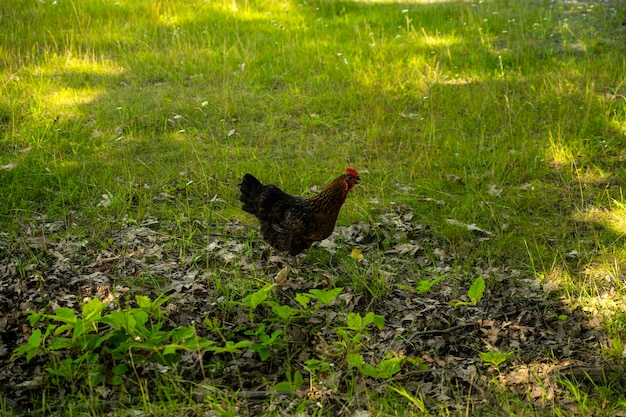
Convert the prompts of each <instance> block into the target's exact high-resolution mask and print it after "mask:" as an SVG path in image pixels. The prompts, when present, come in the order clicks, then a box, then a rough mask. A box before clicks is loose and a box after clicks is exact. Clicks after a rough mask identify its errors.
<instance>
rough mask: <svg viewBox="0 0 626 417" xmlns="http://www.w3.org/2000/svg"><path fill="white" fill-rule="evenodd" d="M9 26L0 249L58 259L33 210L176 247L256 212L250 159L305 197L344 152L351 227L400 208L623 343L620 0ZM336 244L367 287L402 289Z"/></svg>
mask: <svg viewBox="0 0 626 417" xmlns="http://www.w3.org/2000/svg"><path fill="white" fill-rule="evenodd" d="M0 19H1V20H2V25H3V30H2V31H0V73H1V78H0V82H1V88H2V93H1V95H0V166H8V165H9V164H12V163H15V164H17V165H16V166H15V167H14V168H12V169H5V170H0V195H1V196H2V198H1V199H0V213H2V214H3V215H2V216H1V217H0V230H2V231H4V233H6V234H7V236H8V242H9V244H8V246H7V247H6V248H0V256H2V257H10V256H14V257H18V258H20V259H21V262H23V263H24V264H25V265H27V264H29V263H32V261H33V259H37V258H38V257H40V256H43V254H41V253H37V252H36V251H33V250H32V249H30V248H28V245H26V244H25V243H24V241H25V238H24V227H25V225H27V224H29V223H41V222H53V221H55V220H59V219H62V220H65V226H64V229H63V230H60V231H58V234H59V236H62V235H64V234H67V235H72V236H80V237H83V238H85V239H86V240H88V241H89V242H90V244H91V245H95V246H106V245H107V240H108V239H109V238H110V234H111V231H112V230H114V229H116V228H117V227H120V225H123V224H128V223H129V222H130V223H132V222H135V223H143V222H145V221H147V220H158V221H159V222H160V223H161V224H162V225H163V226H164V230H167V234H169V235H170V236H171V237H172V240H170V241H168V243H167V244H168V245H170V246H171V247H174V248H175V249H177V250H179V251H180V253H181V260H182V259H183V258H184V255H185V254H186V253H187V252H189V251H192V252H193V251H194V250H195V249H197V248H198V247H202V245H204V244H205V243H206V242H207V239H206V238H205V236H206V235H210V234H211V233H212V231H214V230H217V231H219V230H220V228H219V224H222V223H228V222H231V221H241V222H245V223H252V222H253V220H252V219H251V218H250V217H249V216H248V215H246V214H245V213H243V212H242V211H241V209H240V204H239V202H238V191H237V183H238V182H239V180H240V178H241V177H242V175H243V174H244V173H246V172H250V173H252V174H254V175H256V176H258V177H259V178H260V179H261V180H262V181H266V182H269V181H271V182H273V183H275V184H277V185H279V186H281V187H282V188H283V189H284V190H286V191H288V192H291V193H294V194H303V193H306V192H307V190H308V188H309V187H310V186H312V185H318V186H320V187H321V186H322V185H323V184H324V183H326V182H328V181H329V180H331V179H332V178H334V177H335V176H336V175H338V174H339V173H341V172H343V170H344V169H345V167H346V166H353V167H354V168H356V169H358V170H359V171H360V172H361V173H362V180H363V181H362V182H361V184H360V185H359V187H358V189H357V190H356V191H355V192H353V193H351V195H350V197H349V199H348V201H347V203H346V205H345V206H344V208H343V210H342V213H341V214H340V218H339V223H340V224H342V225H348V224H351V223H352V222H354V221H363V222H366V223H374V222H376V221H377V215H378V213H379V212H381V211H383V212H384V211H386V210H388V209H390V208H391V206H392V205H401V204H406V205H407V206H408V207H409V210H410V211H411V212H412V213H413V214H414V216H415V219H416V221H418V222H419V223H421V224H423V225H426V226H428V227H430V228H432V234H433V235H434V236H436V239H437V240H436V242H433V246H432V247H428V248H425V249H426V251H427V252H428V253H429V254H430V256H431V257H432V258H433V259H434V258H436V256H435V255H433V251H434V250H435V249H438V248H439V249H443V250H445V252H446V253H447V254H449V255H450V257H449V258H448V260H447V262H448V263H449V264H450V265H452V266H453V267H454V268H456V269H457V270H461V271H473V270H474V268H476V267H480V268H484V267H487V266H490V265H507V266H510V267H511V268H513V269H517V270H521V271H523V274H525V275H532V276H536V277H539V278H540V279H541V280H542V282H544V283H550V285H552V286H554V287H555V288H558V289H559V290H560V291H561V294H562V296H563V297H565V298H566V299H568V300H570V303H571V305H572V307H577V306H578V307H584V308H586V309H588V310H589V311H592V312H593V313H594V314H597V315H598V316H600V317H603V318H604V319H606V320H607V321H606V326H607V328H608V329H610V333H611V335H621V336H622V337H623V335H624V327H625V326H626V325H625V324H624V314H623V311H624V310H623V309H624V302H623V299H624V295H625V294H626V293H625V291H624V268H625V267H626V263H625V262H624V259H625V258H624V255H625V253H626V248H625V247H624V238H623V237H624V234H625V233H626V224H625V223H624V220H623V219H624V214H625V213H624V212H625V207H626V200H625V198H624V195H623V184H624V183H625V182H626V169H625V165H624V160H625V158H626V153H625V150H624V149H626V148H625V143H626V85H625V84H624V83H625V81H624V74H625V73H626V60H625V59H624V56H626V42H625V40H626V35H625V33H624V26H623V22H624V20H625V19H626V9H625V8H624V5H623V4H622V3H621V2H617V1H615V2H610V1H609V2H602V3H599V2H577V3H570V2H565V1H561V0H557V1H550V2H549V1H539V0H537V1H522V0H508V1H505V0H494V1H485V2H483V1H480V2H479V1H473V2H456V1H453V2H441V3H438V2H431V3H428V4H420V3H419V2H407V3H393V2H387V1H383V2H372V1H364V2H359V1H338V0H310V1H295V0H294V1H269V0H268V1H261V0H259V1H256V0H255V1H226V0H223V1H222V0H219V1H211V2H196V1H159V0H150V1H141V2H136V1H131V0H120V1H117V2H116V1H112V0H88V1H61V0H59V1H57V2H52V1H49V0H46V1H38V2H31V1H25V0H20V1H17V2H3V3H1V4H0ZM451 176H456V177H458V180H454V179H453V178H454V177H451ZM103 195H106V196H107V197H103ZM215 196H217V197H218V199H217V200H216V199H214V197H215ZM427 199H433V200H439V201H441V202H443V203H445V204H436V203H434V202H432V201H428V200H427ZM42 216H44V217H43V218H42ZM43 219H45V220H43ZM448 219H454V220H458V221H460V222H462V223H467V224H476V226H477V227H479V228H481V229H483V230H486V231H488V232H490V233H491V234H490V235H489V238H488V239H484V240H483V239H479V238H478V237H477V236H476V235H475V234H474V233H473V232H471V231H468V230H465V229H463V228H461V227H459V226H457V225H454V224H451V223H450V222H448ZM254 239H255V237H250V238H249V239H248V240H249V241H252V240H254ZM315 251H316V249H313V250H312V253H310V254H308V255H307V260H308V261H309V262H314V263H320V264H325V263H326V262H327V260H326V259H325V256H326V252H324V251H320V253H319V254H318V253H317V252H315ZM340 254H341V256H343V257H344V261H341V262H340V260H338V259H336V260H335V261H334V262H340V265H343V267H345V268H346V269H347V270H348V272H349V275H350V277H351V280H352V281H353V285H354V286H355V287H359V291H361V292H363V293H367V294H368V296H369V297H372V298H374V299H376V298H377V297H384V296H385V294H387V292H388V290H389V288H388V285H389V282H387V280H386V279H385V278H384V277H383V276H382V275H380V276H376V275H375V276H374V277H372V276H370V275H369V272H370V271H361V270H359V269H358V268H355V269H351V268H352V267H351V266H350V265H351V264H350V262H346V257H347V255H348V253H344V252H341V253H340ZM381 256H382V254H381ZM347 260H348V261H349V260H350V259H347ZM342 262H343V263H342ZM372 262H373V264H374V265H376V262H375V260H372ZM198 263H199V265H201V266H202V267H211V266H213V265H212V264H211V262H209V261H206V262H203V260H202V259H200V260H199V261H198ZM219 268H220V267H219V266H216V269H218V270H219ZM231 269H232V268H231ZM228 274H231V275H232V277H236V278H240V279H241V280H242V281H244V283H242V284H241V285H240V286H238V285H234V284H233V289H232V291H234V293H235V294H240V293H245V291H246V288H247V289H248V290H249V289H250V287H251V284H250V282H249V280H248V279H249V277H248V276H247V275H246V273H242V272H241V271H229V272H224V271H218V272H216V274H215V281H216V284H215V285H217V286H219V285H220V282H224V281H228V280H229V277H231V275H228ZM253 274H256V275H254V278H258V277H260V276H263V274H264V272H263V271H256V272H253ZM161 278H162V277H158V279H152V278H151V277H146V276H144V277H142V280H141V285H146V286H153V287H155V288H158V287H159V286H160V285H163V284H164V283H163V282H161V281H159V280H160V279H161ZM311 278H312V279H316V277H315V276H313V277H311ZM368 280H369V281H368ZM450 285H451V286H452V287H453V288H456V287H455V286H458V285H459V284H458V283H450ZM222 290H223V291H224V293H225V294H226V295H225V296H226V297H227V298H236V296H234V295H233V294H231V289H230V287H228V286H226V287H225V288H224V289H222ZM607 297H608V300H607ZM570 389H572V390H574V387H573V386H572V387H570ZM621 398H622V402H623V401H624V400H623V395H622V396H621ZM381 401H382V403H383V404H385V407H384V409H385V411H384V413H385V415H386V414H389V415H392V414H393V413H394V411H393V401H391V402H390V403H387V402H385V401H384V400H381ZM585 401H590V399H588V398H587V399H586V400H585ZM579 403H581V404H582V401H579ZM584 405H585V407H589V405H588V404H587V403H585V404H584ZM386 407H389V409H387V408H386ZM585 409H587V410H588V408H585ZM562 412H564V413H566V414H567V410H565V411H562Z"/></svg>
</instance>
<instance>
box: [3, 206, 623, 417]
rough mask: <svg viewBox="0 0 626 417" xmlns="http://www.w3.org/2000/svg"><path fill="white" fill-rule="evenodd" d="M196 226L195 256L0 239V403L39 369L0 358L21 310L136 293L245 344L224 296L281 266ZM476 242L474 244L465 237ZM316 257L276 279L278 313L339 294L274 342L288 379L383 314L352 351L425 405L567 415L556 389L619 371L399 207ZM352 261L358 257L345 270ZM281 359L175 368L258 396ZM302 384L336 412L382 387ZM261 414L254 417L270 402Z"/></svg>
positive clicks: (128, 240)
mask: <svg viewBox="0 0 626 417" xmlns="http://www.w3.org/2000/svg"><path fill="white" fill-rule="evenodd" d="M202 228H203V230H204V231H205V233H204V235H203V236H202V237H201V238H200V244H197V245H194V246H193V247H190V248H188V249H187V250H184V251H181V249H180V245H179V244H177V241H176V236H174V235H173V234H172V233H170V232H169V231H168V230H167V228H166V227H163V226H161V225H160V224H159V223H158V222H156V221H148V222H146V223H145V224H142V225H124V226H121V227H120V228H119V229H118V230H117V231H116V232H115V233H113V234H112V235H111V236H110V238H109V240H108V242H107V244H106V245H103V244H102V243H99V244H95V243H93V242H88V241H84V240H79V239H75V238H73V237H72V236H71V235H68V234H66V233H64V232H63V230H64V229H65V224H64V222H62V221H55V222H48V221H46V219H45V218H41V219H40V221H39V222H38V223H37V224H28V225H24V232H23V235H22V237H21V240H20V241H19V242H14V241H9V238H8V237H7V236H6V235H0V254H1V256H2V257H1V258H0V276H1V277H2V279H1V281H0V361H1V362H0V363H1V367H0V387H2V388H0V390H1V395H2V396H3V397H5V398H6V399H7V400H8V403H9V404H20V403H24V401H27V400H28V399H29V398H31V397H33V396H35V397H36V395H37V392H39V391H40V390H41V388H42V384H43V383H44V382H43V378H42V372H43V371H42V369H43V368H44V367H45V363H43V362H41V361H40V360H37V359H34V360H33V361H31V362H30V363H28V364H27V363H26V362H25V361H24V359H23V358H19V359H17V360H15V361H10V360H9V357H10V355H11V352H12V351H13V349H15V348H16V347H17V346H19V345H21V344H23V343H25V341H26V340H27V338H28V336H29V334H30V332H31V329H30V326H29V325H28V322H27V320H26V317H27V314H26V312H27V311H28V310H38V309H43V310H45V311H50V310H51V309H52V310H54V309H56V308H58V307H71V308H75V309H76V310H77V311H79V310H80V306H81V305H82V302H83V301H84V300H86V299H89V298H91V297H99V298H101V299H103V300H107V301H116V302H119V303H120V304H121V305H127V303H129V302H130V303H132V301H130V300H132V298H133V296H134V295H135V294H142V295H150V296H152V297H153V298H154V297H156V296H158V295H161V294H167V295H169V296H170V297H171V298H170V300H169V301H168V305H167V310H168V311H169V314H170V317H169V318H170V319H171V320H172V325H177V326H183V325H188V324H190V323H195V324H196V325H197V328H198V330H199V332H204V333H206V334H202V336H204V337H207V338H210V337H212V336H211V334H210V333H209V332H208V331H206V330H204V331H203V329H202V326H201V325H198V323H202V322H203V319H204V318H205V317H212V318H217V319H218V321H219V322H220V323H222V325H223V326H224V330H223V332H224V333H225V334H229V332H231V334H233V335H239V336H241V338H242V339H243V338H249V337H250V336H244V335H243V332H242V331H241V328H242V327H244V328H245V327H249V326H251V323H250V322H249V314H248V313H249V311H248V310H247V309H245V308H243V307H241V306H237V305H235V304H233V303H229V301H231V300H229V297H232V294H233V293H236V292H237V288H238V286H237V282H238V280H242V279H252V280H258V281H269V280H271V279H272V277H273V276H275V275H276V273H277V272H278V271H280V270H281V268H282V266H283V262H284V261H283V260H282V258H280V257H271V258H270V259H269V260H267V261H263V260H261V259H260V254H261V249H262V248H263V245H262V244H261V242H260V241H259V240H258V239H257V240H255V242H252V244H251V242H250V237H249V236H250V234H251V231H253V232H252V233H254V231H255V230H256V228H255V227H254V226H249V225H242V224H238V223H232V224H221V225H206V224H204V225H202ZM483 238H484V234H482V233H478V234H477V236H476V239H483ZM319 246H320V247H321V248H323V250H326V251H328V252H330V253H331V254H332V256H331V260H330V264H320V263H317V262H315V261H311V259H310V258H309V259H307V260H304V261H303V260H300V263H299V265H298V266H297V269H296V270H295V271H292V272H291V273H290V274H289V275H288V276H286V275H285V274H284V273H283V276H282V279H285V278H286V280H285V281H284V282H282V285H281V286H280V288H279V290H278V292H277V293H276V294H275V297H276V299H277V301H279V302H281V303H283V304H289V305H291V306H292V307H297V304H296V303H295V301H294V299H295V294H296V293H298V292H305V291H307V290H309V289H311V288H330V287H332V286H334V285H339V286H343V287H344V291H343V292H342V294H341V296H340V298H339V300H337V301H336V302H335V303H334V304H332V305H330V306H327V307H322V308H320V309H318V310H317V311H314V312H313V313H312V316H311V317H310V318H308V319H306V320H304V321H298V322H294V323H292V324H291V325H290V327H289V329H288V331H287V332H285V335H286V336H288V338H287V342H288V344H289V349H290V351H291V352H297V354H296V355H295V359H294V360H293V361H292V366H293V367H294V368H295V369H298V370H300V372H302V373H303V374H304V375H307V374H306V372H305V371H304V370H303V363H304V362H305V361H306V360H308V359H314V358H317V359H322V360H324V361H327V362H330V363H333V362H337V361H339V360H340V358H339V357H338V356H337V355H338V353H337V350H336V344H335V343H334V342H336V341H337V335H336V333H335V331H334V328H335V326H341V325H343V324H344V323H345V317H346V315H347V314H348V313H349V312H352V311H355V312H360V313H365V312H366V311H374V312H375V313H376V314H380V315H383V316H384V317H385V327H384V328H383V330H382V331H375V332H373V334H372V336H371V338H370V339H369V340H368V341H367V345H366V348H367V349H366V351H364V352H363V354H364V356H365V359H366V361H368V362H370V363H377V362H378V361H380V360H381V359H382V358H383V357H384V356H385V355H386V354H388V353H392V352H393V353H394V354H398V355H405V356H410V357H414V358H418V359H419V360H421V361H422V362H423V364H425V365H426V366H427V370H424V369H418V368H416V367H411V366H406V367H405V368H403V369H402V371H400V372H399V373H397V374H396V375H395V376H394V377H393V382H394V383H397V384H400V385H402V386H404V387H405V388H406V390H407V391H408V392H409V393H411V394H412V395H422V396H423V398H424V399H425V401H426V405H427V407H432V408H439V407H441V406H442V405H443V406H444V407H447V408H448V409H450V410H455V409H465V408H466V407H467V406H468V401H469V402H470V405H471V406H472V407H478V408H480V407H482V406H487V405H490V406H491V407H496V408H498V407H501V406H499V405H497V404H495V401H494V398H493V395H491V394H490V393H489V392H490V390H491V389H493V388H494V386H497V387H498V389H506V390H509V391H511V392H513V393H516V394H517V395H519V398H520V399H521V400H522V401H525V402H527V403H528V405H529V406H531V405H532V406H535V407H547V406H550V405H552V404H560V405H561V406H565V407H575V405H572V404H571V403H570V402H569V399H568V398H569V397H568V395H567V392H565V391H564V388H563V386H562V385H560V384H558V383H557V380H556V377H557V376H559V375H561V376H562V375H571V376H576V377H578V378H579V379H585V378H586V377H588V378H590V379H592V380H593V381H594V382H595V383H602V382H603V378H610V377H612V376H614V375H615V373H616V372H618V371H619V370H618V369H614V368H613V365H611V364H608V363H606V362H605V360H604V359H603V357H602V356H601V353H600V352H601V345H602V343H605V341H604V335H603V333H602V331H601V329H598V328H597V326H592V325H590V324H589V320H590V319H592V318H590V317H585V316H584V315H583V314H582V313H581V312H578V311H569V309H568V307H567V305H565V304H563V303H562V302H561V301H560V300H559V299H557V298H556V297H555V296H554V293H553V294H547V293H546V292H544V290H543V289H542V287H541V282H539V281H537V280H535V279H534V278H532V277H528V276H524V274H522V273H521V272H520V271H516V270H513V269H511V268H509V267H507V266H506V265H488V266H485V265H475V266H474V269H473V270H472V271H462V270H459V268H458V267H457V265H459V262H457V260H456V259H455V256H454V254H450V253H448V252H447V251H446V249H445V248H444V246H443V245H439V243H438V241H437V239H436V238H435V237H434V236H433V233H432V232H431V230H430V229H429V228H428V227H425V226H423V225H420V224H419V223H417V222H416V221H415V219H414V218H413V215H412V213H411V212H410V211H409V210H407V208H406V207H399V208H397V210H395V211H391V212H387V213H383V214H382V215H381V216H380V221H379V222H378V223H376V224H365V223H355V224H353V225H351V226H347V227H337V229H336V231H335V233H334V234H333V235H332V236H331V237H330V238H329V239H327V240H326V241H324V242H321V243H320V244H319ZM353 249H358V251H356V252H353V255H354V254H355V253H356V254H357V255H355V256H353V257H352V258H351V257H350V253H351V251H352V250H353ZM314 250H315V249H314ZM316 250H318V251H319V250H320V249H316ZM355 273H356V274H359V275H361V276H363V277H365V278H366V279H369V278H372V277H375V278H376V279H378V280H379V281H382V282H383V283H384V284H385V289H384V290H383V291H381V293H380V294H379V295H378V296H377V297H372V296H371V294H369V293H367V292H363V291H356V290H355V289H353V286H352V285H351V282H352V281H351V278H350V277H351V276H352V275H354V274H355ZM441 275H446V277H445V278H444V279H443V280H442V281H441V282H439V283H437V284H435V285H434V286H433V288H432V289H431V290H430V291H428V292H426V293H420V292H419V291H417V290H416V288H417V287H418V285H419V283H420V282H421V281H424V280H433V279H435V278H437V277H439V276H441ZM479 275H480V276H482V277H483V278H485V280H486V281H487V283H488V286H487V290H486V292H485V294H484V296H483V299H482V300H481V301H480V302H479V303H478V305H476V306H461V307H452V306H451V305H450V304H449V303H450V302H451V301H452V300H465V301H469V300H468V298H467V289H468V288H469V285H470V284H471V281H472V280H473V279H474V278H475V277H476V276H479ZM368 277H369V278H368ZM372 279H373V278H372ZM225 287H228V288H229V289H230V290H229V291H230V292H229V291H225V290H224V288H225ZM242 287H243V286H242ZM229 294H230V295H229ZM243 296H244V295H243V294H242V296H241V298H243ZM112 305H114V304H113V303H112ZM257 313H258V314H264V311H263V309H260V310H259V311H258V312H257ZM265 313H267V314H271V312H269V311H267V312H265ZM563 317H566V319H563ZM257 323H258V321H257ZM217 340H218V341H219V339H217ZM487 351H490V352H502V353H510V352H513V355H511V356H510V357H509V359H508V360H507V361H506V362H505V364H502V365H500V366H499V367H496V366H492V365H489V364H485V363H483V362H482V361H481V360H480V359H479V353H480V352H487ZM282 353H284V352H282ZM282 353H281V352H277V356H276V358H275V359H274V360H272V359H270V360H268V361H266V362H262V361H260V360H259V359H258V356H257V355H256V354H255V353H254V352H252V351H250V352H246V353H244V354H242V355H238V356H236V357H235V358H234V359H233V360H231V361H230V362H228V361H229V359H228V358H225V357H220V358H217V357H211V356H207V357H205V358H204V361H205V362H204V364H205V365H209V367H210V365H212V364H216V363H218V362H220V361H224V360H226V361H227V363H226V364H225V365H224V367H223V369H222V372H221V373H220V374H219V375H213V376H211V375H209V376H207V375H206V374H203V372H201V369H200V368H201V367H200V366H199V363H198V360H197V358H196V357H194V355H193V354H189V355H188V356H187V357H186V358H185V360H183V362H182V367H183V369H184V376H185V378H187V379H190V380H194V381H196V382H201V381H205V382H206V381H210V385H211V387H219V388H220V389H221V390H223V389H226V390H228V389H230V390H232V392H236V391H240V390H242V391H244V392H248V393H251V392H254V391H264V390H269V389H271V386H272V385H273V384H274V383H276V382H279V381H283V380H284V379H285V371H286V369H285V362H286V361H285V358H283V357H280V355H281V354H282ZM316 377H317V380H316V381H315V384H316V385H317V386H318V388H319V387H322V386H324V387H325V388H324V390H322V391H319V390H318V391H319V392H321V393H322V394H320V395H321V399H319V401H320V402H322V403H323V404H325V406H328V407H331V408H333V407H334V409H335V412H336V413H338V414H342V413H343V414H346V413H348V414H349V413H350V412H354V411H355V410H358V409H359V407H363V404H366V403H367V401H371V398H370V397H369V396H368V398H365V395H366V391H367V392H368V393H369V394H371V393H372V392H378V391H380V392H384V390H385V389H386V388H385V382H389V381H377V380H366V381H365V382H364V386H362V387H361V388H362V392H361V394H359V393H357V395H353V396H348V395H347V392H346V388H347V387H346V386H345V383H343V382H342V381H341V375H340V374H333V375H330V374H329V375H326V376H325V377H326V378H327V380H324V377H323V376H319V375H318V376H316ZM622 378H623V377H622ZM621 382H622V383H624V381H621ZM324 384H325V385H324ZM494 384H495V385H494ZM200 397H202V396H200ZM251 397H252V396H250V397H249V398H242V399H241V401H242V404H244V405H242V410H248V411H247V413H248V414H254V413H258V412H259V408H258V407H266V406H268V405H263V404H265V403H263V404H262V405H255V404H256V403H254V401H253V400H250V398H251ZM251 401H252V402H251ZM276 401H278V403H276V402H275V401H271V402H270V405H269V407H277V404H279V405H280V404H283V403H281V402H280V401H279V400H276ZM290 401H291V400H289V399H286V400H285V401H284V404H283V406H284V407H285V412H286V413H288V412H289V407H290V404H292V405H293V402H290ZM26 403H27V402H26ZM350 410H351V411H350ZM242 412H243V413H244V414H245V412H244V411H242Z"/></svg>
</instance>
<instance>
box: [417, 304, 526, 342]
mask: <svg viewBox="0 0 626 417" xmlns="http://www.w3.org/2000/svg"><path fill="white" fill-rule="evenodd" d="M520 311H521V309H520V310H514V311H511V312H506V313H501V314H497V315H495V316H494V317H489V319H491V320H497V319H501V318H502V317H506V316H509V315H511V316H513V315H517V314H518V313H519V312H520ZM482 320H485V319H480V320H476V321H471V322H468V323H462V324H457V325H456V326H452V327H448V328H447V329H431V330H424V331H421V332H415V333H413V334H412V335H411V336H410V337H409V338H407V341H408V342H411V341H412V340H413V339H415V338H416V337H420V336H428V335H433V334H448V333H452V332H455V331H457V330H461V329H464V328H466V327H472V326H476V325H477V324H479V323H480V322H481V321H482Z"/></svg>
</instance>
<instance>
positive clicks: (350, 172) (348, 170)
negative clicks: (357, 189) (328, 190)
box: [346, 168, 359, 178]
mask: <svg viewBox="0 0 626 417" xmlns="http://www.w3.org/2000/svg"><path fill="white" fill-rule="evenodd" d="M346 174H350V175H352V176H353V177H357V178H358V177H359V173H358V172H356V169H354V168H346Z"/></svg>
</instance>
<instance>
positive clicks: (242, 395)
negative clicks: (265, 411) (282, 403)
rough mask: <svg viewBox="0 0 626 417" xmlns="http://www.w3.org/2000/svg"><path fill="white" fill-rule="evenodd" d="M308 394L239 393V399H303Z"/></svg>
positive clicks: (277, 392)
mask: <svg viewBox="0 0 626 417" xmlns="http://www.w3.org/2000/svg"><path fill="white" fill-rule="evenodd" d="M306 396H307V394H306V392H302V391H239V392H238V393H237V398H242V399H247V400H266V399H268V398H274V397H289V398H303V397H306Z"/></svg>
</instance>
